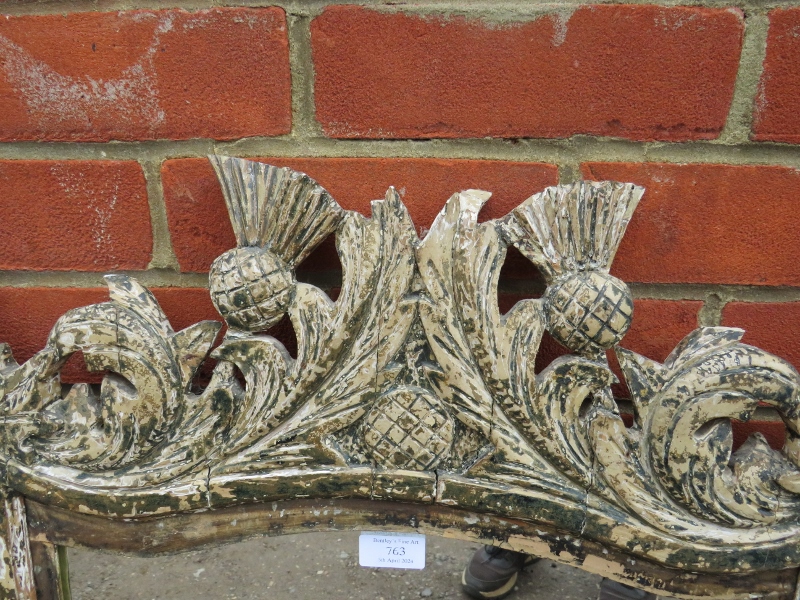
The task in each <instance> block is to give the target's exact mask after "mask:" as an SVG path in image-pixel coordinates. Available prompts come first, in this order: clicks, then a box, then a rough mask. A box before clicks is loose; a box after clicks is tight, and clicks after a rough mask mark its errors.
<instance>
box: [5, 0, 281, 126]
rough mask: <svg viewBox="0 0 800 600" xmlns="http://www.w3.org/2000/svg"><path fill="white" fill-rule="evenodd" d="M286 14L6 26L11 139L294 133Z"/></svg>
mask: <svg viewBox="0 0 800 600" xmlns="http://www.w3.org/2000/svg"><path fill="white" fill-rule="evenodd" d="M290 93H291V77H290V72H289V51H288V41H287V32H286V18H285V15H284V12H283V10H281V9H279V8H265V9H261V8H257V9H250V8H215V9H211V10H201V11H197V12H187V11H185V10H178V9H175V10H159V11H139V10H137V11H121V12H113V13H97V12H84V13H75V14H66V15H63V14H52V15H30V16H7V17H6V18H5V19H3V20H2V21H0V140H2V141H8V140H72V141H108V140H150V139H157V138H169V139H188V138H197V137H201V138H202V137H209V138H216V139H233V138H240V137H247V136H272V135H279V134H284V133H288V132H289V130H290V126H291V98H290Z"/></svg>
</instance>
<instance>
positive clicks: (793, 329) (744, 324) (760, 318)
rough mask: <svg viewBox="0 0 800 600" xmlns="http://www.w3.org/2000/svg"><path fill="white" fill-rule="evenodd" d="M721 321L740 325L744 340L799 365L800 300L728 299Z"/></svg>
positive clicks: (728, 324) (726, 323)
mask: <svg viewBox="0 0 800 600" xmlns="http://www.w3.org/2000/svg"><path fill="white" fill-rule="evenodd" d="M722 324H723V325H726V326H728V327H741V328H742V329H744V330H745V334H744V337H743V338H742V341H744V342H745V343H747V344H752V345H753V346H758V347H759V348H761V349H762V350H766V351H767V352H771V353H772V354H775V355H777V356H780V357H781V358H783V359H786V360H788V361H789V362H790V363H792V364H793V365H794V366H795V367H797V368H800V345H799V344H798V336H797V332H798V331H800V302H783V303H778V302H776V303H772V302H729V303H728V304H726V305H725V307H724V308H723V309H722Z"/></svg>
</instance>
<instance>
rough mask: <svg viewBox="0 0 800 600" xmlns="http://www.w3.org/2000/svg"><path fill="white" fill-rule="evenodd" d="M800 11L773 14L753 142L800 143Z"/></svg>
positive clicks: (755, 118)
mask: <svg viewBox="0 0 800 600" xmlns="http://www.w3.org/2000/svg"><path fill="white" fill-rule="evenodd" d="M798 32H800V8H788V9H779V10H773V11H772V12H770V14H769V34H768V36H767V54H766V57H765V58H764V70H763V72H762V74H761V81H760V82H759V90H758V96H757V97H756V103H755V112H754V115H753V139H756V140H761V141H765V140H770V141H775V142H789V143H791V144H797V143H799V142H800V36H798Z"/></svg>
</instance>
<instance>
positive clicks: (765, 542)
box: [0, 156, 800, 573]
mask: <svg viewBox="0 0 800 600" xmlns="http://www.w3.org/2000/svg"><path fill="white" fill-rule="evenodd" d="M210 160H211V163H212V165H213V166H214V169H215V171H216V173H217V176H218V178H219V180H220V184H221V186H222V190H223V195H224V198H225V202H226V205H227V208H228V211H229V214H230V218H231V222H232V224H233V227H234V231H235V234H236V239H237V246H238V247H237V248H235V249H233V250H230V251H228V252H226V253H225V254H223V255H222V256H220V257H219V258H218V259H217V260H216V261H215V262H214V264H213V265H212V268H211V273H210V277H209V288H210V293H211V298H212V300H213V302H214V305H215V306H216V307H217V309H218V310H219V312H220V314H221V315H222V317H223V318H224V319H225V321H226V323H227V325H228V329H227V333H226V334H225V336H224V338H223V339H222V340H221V341H220V343H219V344H218V345H217V346H216V347H215V348H214V349H213V350H212V347H213V346H214V342H215V340H216V338H217V336H218V334H219V330H220V324H219V323H217V322H203V323H199V324H197V325H195V326H193V327H189V328H188V329H185V330H183V331H179V332H175V331H174V330H173V329H172V328H171V326H170V324H169V323H168V321H167V319H166V317H165V316H164V314H163V312H162V311H161V309H160V308H159V306H158V303H157V302H156V300H155V298H154V297H153V296H152V294H151V293H150V292H149V291H148V290H147V289H146V288H144V287H143V286H142V285H140V284H139V283H137V282H136V280H135V279H133V278H131V277H127V276H123V275H109V276H107V278H106V279H107V283H108V287H109V295H110V300H109V301H108V302H105V303H101V304H97V305H93V306H89V307H86V308H81V309H77V310H73V311H70V312H68V313H67V314H66V315H64V316H63V317H62V318H61V319H60V320H59V321H58V322H57V323H56V325H55V326H54V328H53V330H52V332H51V334H50V337H49V339H48V342H47V345H46V347H45V348H44V349H43V350H42V351H41V352H39V353H37V354H36V355H35V356H34V357H32V358H31V359H30V360H29V361H27V362H25V363H24V364H22V365H18V364H17V363H16V362H15V361H14V359H13V357H12V356H11V352H10V349H9V348H8V347H6V346H4V347H2V352H0V399H1V404H0V406H2V410H3V423H2V425H0V436H1V437H2V453H3V457H4V460H3V462H4V465H5V470H6V481H7V485H8V487H9V488H11V489H12V490H16V491H18V492H19V493H21V494H23V495H25V496H27V497H30V498H34V499H36V500H38V501H40V502H43V503H46V504H53V505H56V506H62V507H66V508H70V509H72V510H77V511H79V512H89V513H98V514H105V515H110V516H116V517H137V516H141V515H154V514H159V513H161V512H171V511H185V510H193V509H199V508H208V507H209V506H210V507H212V508H214V507H222V506H226V505H230V504H236V503H245V502H253V501H272V500H280V499H286V498H292V497H307V496H311V497H319V498H321V497H337V496H346V497H381V498H387V497H388V498H392V499H396V500H401V501H410V502H435V503H442V504H446V505H458V506H461V507H464V508H469V509H471V510H474V511H476V512H491V513H494V514H500V515H507V516H511V517H515V518H521V519H529V520H533V521H537V522H541V523H546V524H549V525H552V526H554V527H556V528H559V529H560V530H563V531H567V532H571V533H572V535H574V536H576V537H577V538H580V539H590V540H592V541H595V542H598V543H601V544H605V545H607V546H609V547H614V548H616V549H619V550H622V551H624V552H627V553H629V554H633V555H636V556H641V557H643V558H646V559H648V560H651V561H655V562H658V563H661V564H664V565H667V566H672V567H680V568H685V569H689V570H699V571H704V570H707V571H710V572H717V573H729V572H730V573H732V572H737V571H741V570H759V569H769V568H772V569H775V568H787V567H793V566H798V565H800V544H798V542H800V401H799V400H798V390H800V376H799V375H798V373H797V372H796V371H795V369H794V368H793V367H792V366H791V365H789V364H788V363H786V362H785V361H783V360H781V359H779V358H777V357H775V356H771V355H769V354H767V353H766V352H763V351H761V350H759V349H757V348H754V347H752V346H749V345H746V344H743V343H742V342H741V336H742V332H741V330H737V329H731V328H721V327H710V328H701V329H698V330H697V331H695V332H694V333H692V334H691V335H689V336H688V337H687V338H686V339H685V340H683V342H681V344H680V345H679V346H678V347H677V348H676V349H675V350H674V351H673V353H672V354H671V355H670V356H669V358H668V359H667V360H666V361H665V362H664V364H659V363H657V362H655V361H652V360H650V359H648V358H646V357H643V356H640V355H638V354H636V353H634V352H632V351H630V350H626V349H624V348H623V347H622V346H620V344H622V345H623V346H624V336H625V334H626V332H627V330H628V328H629V327H630V324H631V322H632V319H633V318H634V309H633V301H632V296H631V293H630V290H629V289H628V287H627V285H626V284H625V283H624V282H622V281H620V280H619V279H617V278H616V277H613V276H612V275H610V273H609V270H610V267H611V264H612V261H613V258H614V255H615V253H616V251H617V248H618V247H619V244H620V241H621V240H622V237H623V235H624V233H625V229H626V226H627V224H628V222H629V221H630V219H631V218H632V217H633V214H634V210H635V208H636V205H637V204H638V202H639V201H640V200H641V199H642V197H643V194H644V190H643V189H642V188H639V187H637V186H634V185H632V184H625V183H616V182H579V183H575V184H572V185H565V186H556V187H550V188H547V189H546V190H544V191H542V192H540V193H537V194H535V195H533V196H532V197H530V198H529V199H528V200H525V201H524V202H523V203H522V204H521V205H519V206H518V207H517V208H516V209H514V210H513V211H512V212H511V213H510V214H508V215H506V216H505V217H503V218H501V219H498V220H494V221H489V222H484V223H479V222H478V212H479V211H480V209H481V207H482V205H483V204H484V203H485V202H486V201H487V200H488V198H489V196H490V194H489V193H488V192H483V191H478V190H467V191H462V192H458V193H456V194H454V195H453V196H452V197H451V198H450V199H449V200H448V201H447V202H446V204H445V206H444V208H443V209H442V211H441V212H440V213H439V215H438V216H437V218H436V220H435V221H434V223H433V225H432V227H431V229H430V231H429V232H428V233H427V235H426V236H425V237H424V239H419V238H418V236H417V235H416V233H415V229H414V226H413V223H412V222H411V219H410V217H409V215H408V212H407V210H406V208H405V206H404V205H403V202H402V200H401V198H400V195H399V194H398V193H397V192H396V191H395V190H394V189H393V188H390V189H389V190H388V191H387V192H386V196H385V198H384V199H382V200H376V201H374V202H373V203H372V215H371V216H370V217H364V216H362V215H360V214H357V213H354V212H350V211H345V210H343V209H342V208H341V207H340V206H339V205H338V204H337V203H336V201H335V200H334V199H333V198H332V197H331V195H330V194H329V193H328V192H327V191H326V190H324V189H323V188H322V187H321V186H320V185H319V184H317V183H316V182H315V181H313V180H312V179H311V178H309V177H308V176H307V175H304V174H301V173H297V172H295V171H292V170H291V169H287V168H278V167H273V166H269V165H264V164H260V163H256V162H251V161H247V160H242V159H237V158H230V157H221V156H212V157H210ZM331 234H335V236H336V244H337V251H338V253H339V257H340V260H341V263H342V268H343V283H342V288H341V293H340V294H339V296H338V298H337V300H336V301H333V300H331V298H330V297H329V296H328V295H326V294H325V293H324V292H323V291H322V290H320V289H318V288H317V287H315V286H313V285H309V284H306V283H300V282H298V281H297V280H296V277H295V273H294V270H295V268H296V267H297V265H298V264H300V262H301V261H302V260H303V259H304V258H305V257H306V256H308V254H309V253H310V252H311V250H312V249H313V248H314V247H315V246H316V245H317V244H319V243H320V242H321V241H322V240H323V239H324V238H326V237H327V236H329V235H331ZM509 245H514V246H516V247H517V248H519V250H520V251H521V252H522V253H523V254H524V255H525V256H526V257H527V258H528V259H529V260H530V261H531V262H533V263H534V264H535V265H536V266H537V267H538V268H539V269H540V270H541V271H542V273H543V275H544V277H545V279H546V281H547V289H546V291H545V293H544V295H543V297H542V298H541V299H529V300H523V301H521V302H519V303H518V304H517V305H516V306H514V307H513V308H512V309H511V311H509V312H508V313H507V314H501V313H500V311H499V308H498V302H497V285H498V278H499V273H500V268H501V266H502V264H503V261H504V258H505V254H506V250H507V247H508V246H509ZM285 315H288V317H289V319H290V320H291V323H292V325H293V327H294V329H295V333H296V335H297V340H298V350H297V356H296V357H292V356H290V355H289V353H288V352H287V351H286V349H285V348H284V347H283V345H282V344H281V343H280V342H278V341H277V340H276V339H274V338H272V337H270V336H268V335H265V334H264V333H263V331H264V330H265V329H267V328H269V327H270V326H271V325H273V324H274V323H276V322H277V321H278V320H280V319H281V318H283V317H284V316H285ZM545 331H548V332H550V334H552V336H553V337H555V339H557V340H558V341H559V342H560V343H562V344H563V345H564V346H565V347H567V348H568V349H569V350H571V351H572V352H573V353H574V354H572V355H568V356H565V357H562V358H559V359H557V360H555V361H554V362H552V363H551V364H550V365H548V366H547V367H546V368H545V369H544V370H543V371H541V372H539V373H537V372H536V370H535V367H534V365H535V360H536V355H537V352H538V348H539V343H540V340H541V337H542V335H543V333H544V332H545ZM607 350H613V351H614V352H615V353H616V355H617V357H618V359H619V363H620V365H621V367H622V371H623V374H624V377H625V381H626V383H627V385H628V388H629V389H630V392H631V401H632V403H633V406H634V412H635V414H634V424H633V426H632V427H626V426H625V424H624V423H623V420H622V417H621V415H620V413H619V410H618V407H617V403H616V401H615V399H614V398H613V397H612V394H611V388H610V386H611V385H612V384H613V383H614V382H615V380H616V378H615V376H614V375H613V373H612V371H611V370H610V368H609V366H608V362H607V360H606V351H607ZM75 352H81V353H82V354H83V356H84V359H85V361H86V364H87V366H88V367H89V369H90V370H95V371H106V372H107V374H106V375H105V376H104V378H103V383H102V385H100V386H99V388H96V386H90V385H86V384H80V385H73V386H71V387H69V388H67V387H62V385H61V383H60V381H59V375H58V373H59V370H60V369H61V367H62V366H63V365H64V363H65V362H66V360H67V359H68V358H69V356H70V355H72V354H74V353H75ZM209 353H210V354H209ZM209 355H210V356H211V357H212V358H214V359H215V360H216V361H217V363H216V366H215V368H214V370H213V375H212V377H211V380H210V382H209V384H208V385H207V386H206V387H205V389H204V390H202V391H201V392H199V393H198V392H196V391H194V390H193V388H192V385H191V384H192V381H193V378H194V375H195V372H196V370H197V369H198V367H199V366H200V365H201V364H202V363H203V361H204V360H205V359H206V358H207V356H209ZM237 372H238V373H240V374H241V376H239V377H237ZM759 403H766V404H767V405H769V406H771V407H773V408H774V409H775V410H776V411H777V412H778V413H779V414H780V415H781V417H782V418H783V420H784V422H785V424H786V428H787V443H786V446H785V447H784V448H783V450H782V451H780V452H778V451H775V450H773V449H771V448H770V447H769V446H768V445H767V444H766V443H765V441H764V440H763V439H762V438H760V437H758V436H757V435H756V436H754V437H752V438H751V439H750V440H749V441H748V442H747V443H746V444H744V445H743V446H742V447H741V448H739V449H738V450H737V451H736V452H733V451H732V449H733V447H732V433H731V419H738V420H747V419H749V418H750V416H751V415H752V414H753V412H754V411H755V409H756V408H757V406H758V405H759ZM387 478H389V479H391V481H392V482H393V483H392V486H391V487H381V486H383V485H384V483H382V482H385V481H386V480H387ZM492 498H496V499H497V501H496V502H493V501H492V500H491V499H492ZM687 549H688V550H691V552H690V553H689V554H687ZM732 552H735V554H736V556H737V559H736V560H732V559H731V553H732ZM687 557H688V558H687Z"/></svg>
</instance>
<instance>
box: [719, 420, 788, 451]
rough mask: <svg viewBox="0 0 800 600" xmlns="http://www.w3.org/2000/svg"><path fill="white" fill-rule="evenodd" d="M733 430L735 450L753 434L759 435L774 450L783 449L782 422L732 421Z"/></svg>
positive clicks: (783, 433)
mask: <svg viewBox="0 0 800 600" xmlns="http://www.w3.org/2000/svg"><path fill="white" fill-rule="evenodd" d="M732 426H733V427H732V428H733V449H734V450H736V449H738V448H739V446H741V445H742V444H744V443H745V442H746V441H747V438H749V437H750V436H751V435H752V434H754V433H760V434H761V435H763V436H764V437H765V438H766V439H767V442H768V443H769V445H770V446H771V447H772V448H774V449H775V450H780V449H781V448H783V444H784V442H785V441H786V426H785V425H784V424H783V422H782V421H747V422H746V423H742V422H741V421H734V422H733V423H732Z"/></svg>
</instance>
